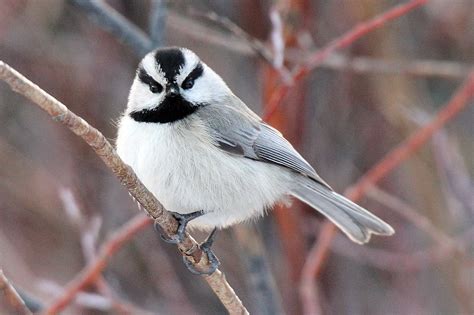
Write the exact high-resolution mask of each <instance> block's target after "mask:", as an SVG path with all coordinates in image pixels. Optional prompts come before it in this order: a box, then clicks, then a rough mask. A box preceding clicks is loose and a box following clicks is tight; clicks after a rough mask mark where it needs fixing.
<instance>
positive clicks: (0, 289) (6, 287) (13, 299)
mask: <svg viewBox="0 0 474 315" xmlns="http://www.w3.org/2000/svg"><path fill="white" fill-rule="evenodd" d="M0 301H3V303H1V304H3V305H5V307H6V308H8V309H9V310H10V312H9V313H11V314H18V315H31V314H32V313H31V311H30V310H29V309H28V308H27V307H26V305H25V302H24V301H23V299H22V298H21V297H20V295H19V294H18V292H16V290H15V288H14V287H13V285H12V284H11V283H10V281H8V279H7V277H6V276H5V274H4V273H3V270H2V269H0ZM2 309H3V308H2Z"/></svg>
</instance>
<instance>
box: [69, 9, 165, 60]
mask: <svg viewBox="0 0 474 315" xmlns="http://www.w3.org/2000/svg"><path fill="white" fill-rule="evenodd" d="M70 1H71V3H72V4H74V5H75V6H77V7H78V8H80V9H81V10H83V11H84V12H85V13H86V15H87V16H88V17H89V18H90V19H91V20H93V21H94V22H95V23H97V24H98V25H100V26H101V27H102V28H103V29H105V30H106V31H108V32H110V33H112V34H113V35H115V37H116V38H117V39H118V40H120V41H121V42H123V43H124V44H126V45H128V46H130V47H131V48H132V49H133V50H134V52H135V53H136V54H137V55H138V56H145V54H147V53H148V52H149V51H150V50H152V49H153V47H154V43H152V41H151V40H150V38H149V37H148V36H147V35H146V34H145V33H144V32H143V31H142V30H141V29H139V28H138V27H137V26H135V25H134V24H132V23H130V22H129V21H128V20H127V19H126V18H124V17H123V16H122V15H121V14H120V13H118V12H117V11H115V10H114V9H113V8H112V7H110V6H109V5H108V4H107V3H105V2H104V1H102V0H70ZM156 31H157V30H156ZM154 34H155V37H156V36H157V35H156V33H154Z"/></svg>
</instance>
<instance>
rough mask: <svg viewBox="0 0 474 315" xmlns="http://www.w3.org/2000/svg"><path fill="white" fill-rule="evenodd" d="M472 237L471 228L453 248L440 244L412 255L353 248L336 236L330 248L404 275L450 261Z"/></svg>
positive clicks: (339, 253) (458, 237)
mask: <svg viewBox="0 0 474 315" xmlns="http://www.w3.org/2000/svg"><path fill="white" fill-rule="evenodd" d="M473 237H474V228H470V229H467V230H466V231H464V232H462V233H460V234H459V235H456V236H454V237H453V239H454V240H455V243H454V244H453V245H449V244H444V245H441V246H440V245H439V244H435V245H433V246H431V247H429V248H427V249H422V250H417V251H415V252H413V253H404V252H391V251H387V250H383V249H377V248H371V247H368V246H362V247H357V248H355V247H354V246H353V244H352V243H351V242H350V241H348V240H347V239H345V238H344V236H342V235H341V236H339V235H337V237H336V238H335V239H334V242H333V245H332V246H331V251H333V252H334V253H337V254H338V255H341V256H344V257H349V258H352V259H354V260H356V261H358V262H360V263H363V264H366V265H370V266H373V267H376V268H379V269H381V270H386V271H390V272H400V273H406V272H414V271H418V270H422V269H426V267H428V266H430V265H433V264H440V263H442V262H444V261H446V260H447V259H449V258H452V257H453V255H454V254H456V252H458V251H459V249H460V248H461V249H462V250H463V251H466V250H467V248H468V246H469V245H470V244H471V243H472V238H473ZM471 261H472V258H471Z"/></svg>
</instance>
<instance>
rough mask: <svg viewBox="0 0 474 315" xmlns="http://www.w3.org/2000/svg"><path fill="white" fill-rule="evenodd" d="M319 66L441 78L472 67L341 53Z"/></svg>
mask: <svg viewBox="0 0 474 315" xmlns="http://www.w3.org/2000/svg"><path fill="white" fill-rule="evenodd" d="M287 55H288V54H287ZM287 57H288V56H287ZM295 58H296V57H295ZM320 66H321V68H329V69H335V70H346V69H347V70H350V71H353V72H355V73H371V74H397V75H409V76H413V77H439V78H443V79H464V78H465V77H466V76H468V75H469V69H470V68H472V65H470V64H467V63H460V62H455V61H446V60H429V59H425V60H424V59H418V60H416V59H415V60H387V59H381V58H373V57H347V56H343V55H341V54H332V55H331V56H329V57H328V58H327V59H325V60H324V61H323V62H322V63H321V65H320Z"/></svg>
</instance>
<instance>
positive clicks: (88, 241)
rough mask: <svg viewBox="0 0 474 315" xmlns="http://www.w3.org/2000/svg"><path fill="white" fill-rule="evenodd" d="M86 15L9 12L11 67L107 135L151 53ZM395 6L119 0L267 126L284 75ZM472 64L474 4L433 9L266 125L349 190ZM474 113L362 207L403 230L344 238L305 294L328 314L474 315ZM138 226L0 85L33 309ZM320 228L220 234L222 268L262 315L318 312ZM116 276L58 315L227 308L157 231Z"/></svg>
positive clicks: (14, 273) (124, 202)
mask: <svg viewBox="0 0 474 315" xmlns="http://www.w3.org/2000/svg"><path fill="white" fill-rule="evenodd" d="M87 3H90V1H85V0H75V1H61V0H42V1H27V0H0V59H1V60H3V61H5V62H6V63H8V64H10V65H11V66H12V67H14V68H16V69H17V70H18V71H20V72H21V73H23V74H24V75H25V76H27V77H28V78H29V79H31V80H32V81H33V82H35V83H36V84H38V85H39V86H40V87H42V88H43V89H45V90H46V91H47V92H49V93H50V94H52V95H53V96H54V97H56V98H57V99H59V100H60V101H61V102H63V103H64V104H66V105H67V106H68V107H69V108H70V109H71V110H72V111H73V112H75V113H76V114H78V115H80V116H81V117H83V118H84V119H85V120H87V121H88V122H89V123H90V124H91V125H93V126H94V127H96V128H98V129H99V130H100V131H101V132H103V134H104V135H105V136H106V137H107V138H109V139H110V140H112V141H113V140H114V138H115V135H116V126H115V122H116V121H117V119H118V117H120V115H121V112H122V111H123V110H124V108H125V105H126V101H127V95H128V91H129V87H130V85H131V82H132V79H133V77H134V73H135V69H136V66H137V64H138V62H139V60H140V58H141V57H142V56H143V54H144V51H143V49H142V50H140V49H139V48H137V47H138V45H136V46H135V47H132V46H130V45H128V44H127V43H123V41H121V40H118V38H117V36H116V35H115V34H112V33H111V32H109V31H108V30H109V29H107V28H105V29H104V28H103V26H102V25H101V23H100V20H101V18H100V17H96V18H95V19H94V18H93V17H92V15H93V13H91V10H90V8H89V9H87ZM96 3H101V2H96ZM401 3H405V2H403V1H393V0H383V1H381V0H360V1H352V0H333V1H324V0H281V1H271V0H260V1H251V0H241V1H238V0H227V1H210V0H209V1H206V0H196V1H164V2H161V1H153V0H150V1H145V0H141V1H126V0H113V1H112V0H111V1H107V5H108V6H110V8H112V9H113V10H116V11H117V12H118V13H119V14H121V15H123V17H124V18H125V19H126V21H128V22H129V23H132V24H133V25H135V26H136V27H138V28H140V29H141V30H142V31H143V32H144V33H146V34H151V36H152V38H153V40H154V42H153V43H154V44H155V45H176V46H185V47H188V48H190V49H192V50H194V51H195V52H196V53H197V54H198V55H199V56H200V57H201V58H202V59H203V60H204V61H205V62H206V63H207V64H208V65H209V66H211V67H212V68H213V69H214V70H215V71H216V72H217V73H219V74H220V75H221V76H222V77H223V78H224V80H225V81H226V82H227V83H228V85H229V86H230V87H231V89H232V90H233V91H234V93H235V94H236V95H238V96H239V97H240V98H241V99H242V100H243V101H244V102H245V103H247V104H248V105H249V106H250V107H251V108H252V109H253V110H255V111H256V112H257V113H259V114H264V113H265V112H266V110H268V108H266V106H267V104H268V103H269V100H270V98H271V97H272V92H273V91H274V90H275V86H276V85H277V84H280V83H281V82H284V81H285V78H286V79H287V77H288V71H287V69H292V68H293V67H294V66H295V65H298V64H300V63H301V62H303V61H304V60H305V58H306V57H307V56H309V54H310V53H311V52H314V51H317V49H318V48H321V47H324V46H325V45H326V44H327V43H329V42H330V41H331V40H333V39H334V38H336V37H338V36H340V35H342V34H344V33H345V32H347V31H348V30H350V29H351V28H353V27H354V25H356V24H357V23H359V22H362V21H365V20H368V19H370V18H372V17H374V16H375V15H377V14H379V13H382V12H385V11H386V10H388V9H390V8H392V7H393V6H394V5H398V4H401ZM91 17H92V18H91ZM98 21H99V23H97V22H98ZM150 25H152V26H154V27H151V28H152V30H151V31H149V30H150ZM283 46H284V47H285V48H284V49H283ZM142 47H143V45H142ZM473 66H474V1H473V0H454V1H447V0H432V1H429V2H428V4H426V5H424V6H421V7H419V8H417V9H415V10H413V12H410V13H408V14H407V15H405V16H402V17H400V18H399V19H397V20H395V21H392V22H390V23H387V24H386V25H385V26H384V27H382V28H380V29H378V30H375V31H372V32H370V33H368V34H367V35H365V36H363V37H362V38H361V39H360V40H358V41H357V42H355V43H354V44H352V45H351V46H350V47H349V48H348V49H344V50H339V51H338V52H337V53H335V54H333V55H331V56H330V57H329V58H328V59H326V60H325V62H324V63H323V64H322V65H321V66H320V67H319V68H317V69H316V70H315V71H314V72H312V73H311V74H310V75H309V76H308V77H307V78H306V79H305V80H303V81H301V82H298V83H297V84H295V86H293V87H292V88H291V91H290V93H289V95H287V97H285V98H284V100H283V101H282V103H281V106H279V107H278V109H277V110H276V111H275V112H274V113H273V115H272V116H271V117H270V118H269V120H268V121H269V123H270V124H272V125H273V126H275V127H277V128H279V129H280V130H281V131H282V132H283V134H284V135H285V137H287V138H288V139H289V140H290V141H291V142H292V143H293V144H294V145H295V147H296V148H297V149H298V150H299V151H300V152H301V153H302V155H303V156H304V157H305V158H306V159H307V160H308V161H309V162H310V164H312V165H314V166H315V168H316V169H317V171H318V172H319V174H320V175H321V176H322V177H323V178H325V179H326V181H327V182H328V183H329V184H330V185H331V186H332V187H334V188H335V189H336V190H337V191H340V192H344V190H345V189H346V188H347V187H349V186H350V185H351V184H353V183H354V182H356V181H357V179H358V178H359V177H360V176H361V175H363V174H364V173H365V172H366V171H367V170H369V169H370V168H371V167H372V166H374V165H375V164H376V163H377V162H378V161H379V160H380V159H381V158H382V157H383V156H384V155H385V154H386V153H387V152H389V151H390V149H391V148H393V147H394V146H396V145H397V144H399V143H400V142H402V141H403V140H404V139H405V138H406V137H407V136H409V135H410V134H412V133H413V132H415V131H416V130H417V129H418V128H419V127H420V126H423V125H425V124H426V123H427V122H429V121H430V120H431V119H432V118H433V117H434V115H435V114H436V112H437V111H438V110H439V109H441V108H442V106H443V105H444V104H445V103H446V102H447V101H449V99H450V98H451V96H452V95H453V94H454V92H455V90H456V88H458V87H459V86H460V85H461V84H462V82H463V81H464V80H465V78H466V77H467V75H468V73H469V71H470V69H472V67H473ZM473 104H474V103H473V100H470V103H468V105H467V107H466V109H465V110H464V111H463V112H461V114H460V115H458V116H457V117H456V118H455V119H454V120H453V121H451V122H450V123H449V124H447V125H446V126H445V127H444V128H443V129H441V130H439V131H438V132H437V133H436V134H435V135H434V137H432V139H431V140H430V141H429V142H428V143H426V144H425V145H424V146H423V148H422V150H420V151H418V152H417V153H415V154H414V155H413V156H411V158H410V159H409V160H407V161H405V162H403V163H402V164H401V165H400V166H399V167H398V168H397V169H396V170H395V171H394V172H392V173H391V174H390V175H389V176H388V177H386V178H384V179H383V180H382V181H381V182H380V183H379V184H378V185H377V186H376V187H374V188H373V189H371V190H370V191H369V193H368V194H367V196H366V197H364V199H363V200H362V201H361V202H360V203H361V205H363V206H364V207H366V208H368V209H370V210H371V211H372V212H374V213H375V214H377V215H378V216H380V217H381V218H383V219H384V220H385V221H387V222H389V223H390V224H391V225H392V226H393V227H394V228H395V229H396V231H397V233H396V235H395V236H393V237H390V238H382V237H374V238H373V240H372V241H371V242H370V244H368V245H367V246H364V247H362V246H359V245H355V244H353V243H351V242H350V241H349V240H348V239H346V238H345V237H344V236H342V235H341V234H339V235H337V236H336V238H335V239H334V242H333V243H332V245H331V249H330V254H329V256H328V259H327V261H326V262H325V264H324V267H323V269H322V270H321V273H320V275H319V276H318V278H317V279H316V281H315V284H314V286H315V287H313V288H312V289H313V290H314V292H315V296H314V299H313V300H312V303H315V304H317V305H316V306H317V308H316V309H317V311H318V312H322V313H323V314H474V257H473V254H474V246H473V244H474V228H473V223H474V182H473V178H474V177H473V176H474V141H473V136H474V108H473V106H472V105H473ZM469 105H471V106H469ZM243 197H244V198H245V196H243ZM138 214H139V211H138V209H137V207H136V204H135V203H134V202H133V201H132V200H131V198H130V197H129V196H128V194H127V192H126V190H125V189H124V188H123V187H121V186H120V184H119V182H118V181H117V179H116V178H115V177H114V175H113V174H112V173H111V172H110V171H109V170H108V169H107V168H106V167H105V166H104V164H103V163H102V161H100V160H99V159H98V157H97V156H96V155H95V153H94V152H93V151H92V150H91V149H90V148H89V147H88V146H87V145H86V144H85V143H84V142H83V141H82V140H80V139H79V138H77V137H76V136H75V135H73V134H72V133H71V132H70V131H69V130H67V128H65V127H64V126H62V125H59V124H57V123H55V122H53V121H52V120H51V119H50V117H49V116H48V115H47V114H45V113H44V112H42V111H41V110H39V109H38V108H37V107H36V106H34V105H31V104H30V102H29V101H27V100H25V99H24V98H23V97H21V96H19V95H17V94H15V93H13V92H12V91H11V90H10V89H9V88H8V87H7V85H6V84H4V83H1V84H0V268H2V269H3V271H4V272H5V274H6V276H7V277H8V278H9V279H10V280H11V281H12V283H13V284H14V285H15V286H16V287H17V288H18V289H19V290H20V292H21V293H22V294H23V295H24V296H27V297H29V298H31V299H33V300H35V302H38V303H40V304H42V305H48V304H49V303H51V302H52V301H53V300H54V299H55V297H57V296H58V295H59V294H60V293H61V292H63V290H64V286H65V285H66V284H67V283H68V282H69V281H70V280H71V279H72V278H73V277H74V276H75V275H76V274H77V273H78V272H79V271H80V270H81V269H82V268H83V267H84V266H85V265H86V264H87V262H88V261H90V260H91V259H93V258H94V257H95V256H96V255H97V249H98V248H99V247H100V245H101V244H103V243H104V241H105V240H106V238H107V236H108V235H110V234H111V233H112V232H113V231H115V230H117V229H118V228H119V227H120V226H122V225H123V224H125V223H126V222H127V221H128V220H130V219H131V218H132V217H134V216H136V215H138ZM322 222H323V218H322V217H321V216H320V215H318V214H316V213H315V212H314V211H313V210H311V209H309V208H307V207H306V206H304V205H302V204H301V203H299V202H294V203H293V205H292V206H291V207H290V208H285V207H281V208H278V209H276V210H275V211H273V212H272V213H271V214H269V215H268V216H266V217H265V218H263V219H260V220H259V221H257V222H253V223H248V224H243V225H240V226H239V227H236V228H232V229H227V230H225V231H222V232H221V233H219V234H218V237H217V241H216V244H215V247H214V249H215V252H216V254H217V256H218V257H219V258H220V260H221V269H222V270H223V271H224V272H225V273H226V277H227V279H228V281H229V282H230V284H231V285H232V286H233V287H234V289H235V290H236V292H237V294H238V295H239V296H240V298H241V299H242V300H243V302H244V304H245V305H246V306H247V307H248V309H249V311H250V313H252V314H304V313H310V311H309V309H310V308H308V305H305V303H304V301H303V300H302V299H301V297H300V295H301V294H300V293H301V291H302V290H303V289H302V288H301V280H302V279H301V272H302V268H303V266H304V264H305V262H306V260H307V257H308V253H309V251H310V249H311V247H312V246H313V245H314V244H315V242H318V238H317V235H318V232H319V230H320V228H321V226H322ZM196 235H197V238H199V239H202V238H204V235H201V234H199V233H197V234H196ZM103 276H104V277H103V279H102V280H101V281H100V283H98V284H97V285H95V286H92V287H90V288H88V290H87V291H86V292H82V293H81V294H79V296H78V298H77V299H76V300H75V301H74V303H72V304H71V305H69V306H68V307H67V308H66V310H65V311H64V312H63V313H64V314H127V313H130V314H222V313H224V312H225V309H224V308H223V306H222V305H221V304H220V302H219V300H218V299H217V298H216V297H215V295H214V293H213V292H212V291H211V289H210V288H209V287H208V286H207V284H206V283H205V282H204V281H203V279H201V278H200V277H196V276H193V275H191V274H190V273H189V272H188V271H187V270H186V269H185V268H184V266H183V264H182V262H181V256H180V254H179V253H178V252H177V251H176V248H175V247H174V246H170V245H167V244H165V243H163V242H161V241H160V240H159V237H158V236H157V234H156V232H154V231H153V228H152V227H151V226H148V227H146V228H145V229H143V230H141V231H140V232H138V233H137V234H136V235H135V236H134V237H133V238H132V240H131V241H130V242H128V243H126V244H125V246H124V247H123V248H122V249H121V250H120V251H119V252H118V254H117V255H115V256H113V257H112V258H111V259H110V260H109V264H108V266H107V268H106V270H105V272H104V273H103ZM0 313H2V314H3V312H1V308H0ZM313 313H314V311H313Z"/></svg>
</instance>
